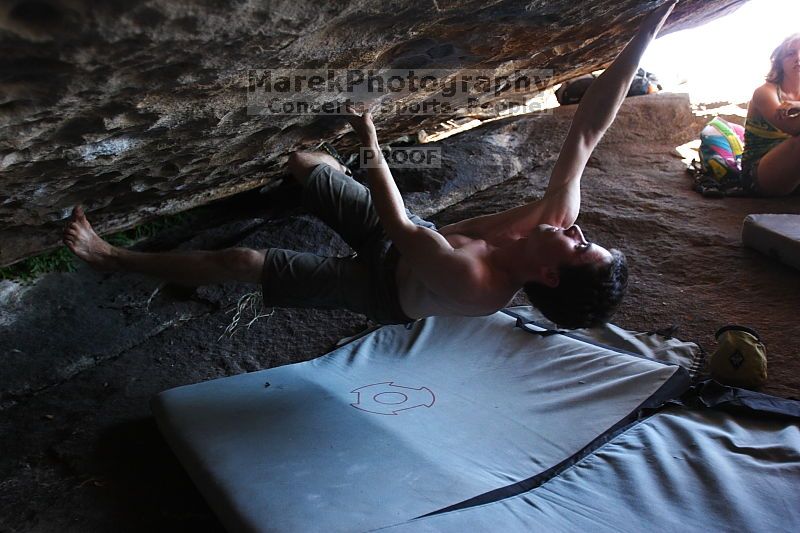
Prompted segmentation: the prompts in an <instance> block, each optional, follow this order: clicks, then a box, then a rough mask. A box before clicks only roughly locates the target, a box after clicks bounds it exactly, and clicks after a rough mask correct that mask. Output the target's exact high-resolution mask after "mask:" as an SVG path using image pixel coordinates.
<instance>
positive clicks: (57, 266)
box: [0, 210, 196, 283]
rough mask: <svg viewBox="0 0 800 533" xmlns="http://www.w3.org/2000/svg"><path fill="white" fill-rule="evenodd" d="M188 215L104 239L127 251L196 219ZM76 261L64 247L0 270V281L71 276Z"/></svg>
mask: <svg viewBox="0 0 800 533" xmlns="http://www.w3.org/2000/svg"><path fill="white" fill-rule="evenodd" d="M195 211H196V210H192V213H191V214H190V213H188V212H185V213H177V214H175V215H167V216H165V217H161V218H158V219H155V220H152V221H150V222H146V223H144V224H141V225H139V226H136V227H133V228H131V229H128V230H125V231H119V232H117V233H113V234H111V235H108V236H106V237H104V238H105V239H106V241H108V242H109V243H110V244H112V245H113V246H121V247H125V248H127V247H128V246H133V245H134V244H136V243H138V242H141V241H143V240H145V239H149V238H150V237H152V236H154V235H156V234H157V233H158V232H160V231H163V230H165V229H167V228H171V227H175V226H178V225H181V224H183V223H185V222H187V221H189V220H191V219H192V218H194V216H196V212H195ZM78 261H79V259H77V258H76V257H75V256H74V255H72V252H70V251H69V249H68V248H67V247H66V246H62V247H61V248H58V249H57V250H52V251H50V252H45V253H43V254H39V255H35V256H33V257H29V258H27V259H25V260H23V261H20V262H19V263H15V264H13V265H11V266H7V267H3V268H0V280H5V279H7V280H12V281H17V282H21V283H30V282H32V281H33V280H35V279H36V278H38V277H39V276H41V275H43V274H47V273H50V272H73V271H74V270H75V268H76V266H77V263H78Z"/></svg>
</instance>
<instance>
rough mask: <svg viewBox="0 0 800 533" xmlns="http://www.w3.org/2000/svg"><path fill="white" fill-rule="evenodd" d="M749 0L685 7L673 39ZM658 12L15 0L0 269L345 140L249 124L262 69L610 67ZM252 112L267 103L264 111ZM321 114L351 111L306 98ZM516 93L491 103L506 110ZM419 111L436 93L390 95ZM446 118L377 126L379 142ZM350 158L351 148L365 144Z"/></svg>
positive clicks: (582, 7) (7, 64)
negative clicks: (68, 227)
mask: <svg viewBox="0 0 800 533" xmlns="http://www.w3.org/2000/svg"><path fill="white" fill-rule="evenodd" d="M744 1H745V0H684V1H682V2H681V3H680V4H679V6H678V7H677V8H676V11H675V13H674V14H673V16H672V18H671V19H670V22H669V23H668V25H667V28H666V30H667V31H674V30H676V29H681V28H685V27H688V26H690V25H697V24H701V23H703V22H706V21H708V20H710V19H713V18H715V17H718V16H722V15H724V14H727V13H728V12H730V11H732V10H734V9H736V8H737V7H739V6H740V5H741V4H743V3H744ZM658 3H659V2H652V1H641V0H622V1H619V0H614V1H612V0H602V1H588V0H533V1H530V2H527V3H522V2H513V1H509V0H505V1H490V2H485V1H482V0H466V1H462V2H455V1H452V0H427V1H421V0H393V1H389V2H386V1H372V0H339V1H329V2H318V1H312V0H291V1H285V0H280V1H274V2H257V1H254V0H249V1H248V0H238V1H229V2H225V1H222V0H189V1H184V2H180V3H176V2H169V1H166V0H153V1H149V2H126V1H122V0H109V1H104V2H91V1H90V0H17V1H14V2H3V3H2V5H0V131H2V135H0V266H2V265H7V264H10V263H12V262H14V261H16V260H18V259H20V258H23V257H26V256H29V255H32V254H34V253H36V252H39V251H42V250H45V249H48V248H52V247H55V246H57V245H58V243H59V240H60V235H59V233H60V228H61V226H62V223H63V219H64V218H65V217H66V216H67V214H68V212H69V209H70V208H71V206H72V205H74V204H76V203H79V202H80V203H83V204H84V205H85V206H86V208H87V212H88V213H89V214H90V216H91V218H92V220H93V221H94V222H95V226H96V227H97V228H98V229H99V231H100V232H101V233H106V232H110V231H115V230H119V229H124V228H127V227H130V226H132V225H135V224H137V223H140V222H142V221H144V220H146V219H148V218H151V217H153V216H156V215H159V214H166V213H173V212H177V211H180V210H183V209H186V208H188V207H192V206H194V205H198V204H203V203H206V202H209V201H211V200H214V199H217V198H222V197H225V196H228V195H231V194H234V193H237V192H240V191H243V190H247V189H251V188H255V187H259V186H262V185H265V184H268V183H269V182H270V181H271V180H274V179H276V177H277V176H279V175H281V174H282V173H283V172H284V163H285V161H286V156H287V154H288V153H289V152H290V151H292V150H294V149H298V148H308V147H312V146H313V145H315V144H316V143H318V142H319V141H320V140H321V139H328V140H335V139H339V138H340V137H342V136H343V135H345V134H346V131H347V128H346V127H345V124H344V121H343V120H342V119H341V118H340V117H336V116H320V115H298V114H289V115H279V116H275V115H269V116H266V115H263V114H260V115H259V114H255V113H254V112H253V111H254V110H253V109H252V108H250V109H248V95H251V93H249V92H248V90H249V89H250V88H252V87H250V82H251V80H253V79H256V80H259V79H262V78H259V77H258V76H259V75H258V74H257V75H256V76H254V77H251V76H252V74H253V73H252V69H289V70H297V69H316V70H319V69H323V70H324V69H327V68H331V69H370V68H372V69H378V70H381V69H383V70H386V69H412V68H413V69H430V68H437V69H447V72H450V73H463V72H464V71H465V70H468V69H481V70H482V71H484V72H487V73H489V74H491V75H492V76H496V77H500V76H504V75H508V74H509V73H511V72H513V70H514V69H518V68H524V69H529V68H534V69H545V70H546V71H549V72H552V76H547V77H546V78H545V79H544V80H543V81H541V80H540V83H539V84H538V87H537V86H532V87H531V88H530V90H524V91H521V92H519V93H520V94H516V95H515V96H524V97H527V96H531V95H532V94H534V93H535V92H536V90H537V89H540V88H542V87H544V86H549V85H553V84H555V83H559V82H560V81H562V80H564V79H568V78H570V77H572V76H574V75H578V74H582V73H586V72H589V71H591V70H594V69H596V68H599V67H601V66H602V65H604V64H606V63H607V62H608V61H610V60H611V59H612V58H613V57H614V55H615V54H616V53H617V51H618V50H619V49H620V48H621V46H622V45H623V44H624V43H625V42H626V40H627V39H628V38H629V37H630V36H631V35H632V33H633V32H634V31H635V28H636V25H637V23H638V21H639V20H640V16H641V15H643V13H645V12H646V11H649V10H650V9H652V8H653V6H654V5H656V4H658ZM251 96H252V95H251ZM294 97H296V98H305V99H310V100H313V101H314V102H316V103H323V102H332V101H336V100H339V99H340V98H341V94H338V93H336V91H332V92H327V93H325V94H318V93H313V91H308V90H307V91H300V93H298V94H295V95H294ZM508 97H509V94H508V91H507V90H506V88H501V90H499V91H498V92H496V93H495V92H492V93H489V94H484V95H480V98H479V100H480V103H481V104H502V103H503V102H504V101H506V100H508ZM387 98H388V100H387V99H384V103H385V102H392V101H394V102H400V103H402V102H403V101H406V102H407V103H420V101H421V100H426V99H430V98H431V95H429V94H426V95H424V96H420V95H414V94H401V95H390V96H388V97H387ZM456 104H457V105H456V107H455V108H454V109H450V110H449V111H443V112H438V113H431V114H408V113H405V114H402V113H396V112H385V113H381V114H379V115H377V116H376V124H377V127H378V129H379V133H380V136H381V139H382V140H391V139H394V138H398V137H401V136H403V135H408V134H415V133H416V132H418V131H419V130H420V129H424V130H425V131H427V132H429V133H430V132H435V131H437V129H438V128H439V125H440V124H441V123H442V122H444V121H446V120H448V119H452V118H455V117H463V116H464V115H476V114H477V115H480V116H485V115H487V114H488V115H491V114H492V111H491V110H489V111H487V110H485V109H472V110H467V109H465V108H464V107H463V104H464V99H463V98H462V99H461V100H457V101H456ZM340 146H343V147H345V148H346V147H348V146H350V147H352V139H350V140H348V139H343V140H341V141H340Z"/></svg>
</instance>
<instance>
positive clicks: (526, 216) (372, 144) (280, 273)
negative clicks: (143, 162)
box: [64, 0, 677, 328]
mask: <svg viewBox="0 0 800 533" xmlns="http://www.w3.org/2000/svg"><path fill="white" fill-rule="evenodd" d="M676 3H677V2H676V1H672V0H669V1H667V2H666V3H665V4H663V5H661V6H659V7H658V8H657V9H655V10H654V11H653V12H651V13H650V14H649V15H647V16H646V17H645V19H644V22H643V23H642V26H641V27H640V29H639V31H638V32H637V34H636V36H635V37H633V39H632V40H631V41H630V42H629V43H628V45H627V46H626V47H625V49H624V50H623V51H622V53H620V55H619V56H618V57H617V58H616V60H615V61H614V62H613V63H612V65H611V66H610V67H609V68H608V69H606V71H605V72H604V73H603V74H602V75H601V76H600V77H599V78H597V80H596V81H595V82H594V83H593V84H592V85H591V87H590V88H589V90H588V91H587V92H586V94H585V96H584V97H583V99H582V101H581V103H580V105H579V106H578V109H577V110H576V112H575V116H574V118H573V121H572V125H571V127H570V130H569V133H568V135H567V138H566V141H565V142H564V145H563V147H562V148H561V152H560V154H559V156H558V160H557V162H556V164H555V167H554V168H553V172H552V174H551V176H550V181H549V184H548V186H547V190H546V192H545V195H544V197H543V198H542V199H541V200H538V201H535V202H531V203H528V204H525V205H522V206H519V207H516V208H513V209H509V210H507V211H503V212H500V213H496V214H493V215H486V216H480V217H475V218H471V219H468V220H464V221H461V222H458V223H455V224H451V225H448V226H445V227H443V228H440V229H438V230H436V228H435V227H434V226H433V224H431V223H429V222H426V221H424V220H422V219H420V218H418V217H416V216H415V215H412V214H410V213H408V212H407V211H406V209H405V207H404V204H403V199H402V197H401V196H400V192H399V191H398V189H397V186H396V185H395V183H394V179H393V178H392V175H391V172H390V171H389V168H388V166H387V164H386V162H385V161H384V160H382V158H381V157H380V155H378V161H379V163H378V164H377V165H373V168H369V169H368V171H367V181H368V184H369V189H367V188H366V187H364V186H362V185H361V184H359V183H358V182H356V181H355V180H353V179H352V178H351V177H350V176H348V175H347V174H346V170H347V169H346V168H345V167H344V166H343V165H341V164H340V163H339V162H338V161H337V160H336V159H334V158H333V157H331V156H329V155H327V154H322V153H316V152H310V153H307V152H294V153H292V154H291V156H290V158H289V170H290V171H291V173H292V175H293V177H294V178H295V179H296V180H297V181H299V182H300V183H301V184H302V185H303V202H304V204H305V205H306V206H307V207H308V209H309V210H310V211H311V212H312V213H314V214H315V215H317V216H318V217H320V218H321V219H322V220H323V221H324V222H325V223H326V224H328V225H329V226H330V227H331V228H332V229H334V230H335V231H337V232H338V233H339V234H340V235H341V236H342V238H343V239H344V240H345V241H346V242H347V243H348V244H349V245H350V246H351V247H352V248H353V250H355V252H356V253H355V254H354V255H353V256H350V257H333V258H331V257H320V256H317V255H315V254H309V253H298V252H293V251H290V250H282V249H277V248H270V249H267V250H253V249H248V248H229V249H224V250H217V251H188V252H165V253H142V252H135V251H130V250H125V249H122V248H117V247H114V246H111V245H110V244H108V243H107V242H105V241H104V240H103V239H101V238H100V237H98V236H97V234H96V233H95V232H94V231H93V230H92V227H91V225H90V224H89V222H88V220H87V219H86V216H85V215H84V213H83V211H82V210H81V209H80V207H76V208H75V209H74V210H73V215H72V217H71V219H70V221H69V222H68V224H67V227H66V229H65V231H64V243H65V244H66V245H67V246H68V247H69V249H70V250H72V252H73V253H75V254H76V255H77V256H78V257H80V258H81V259H83V260H85V261H87V262H88V263H90V264H91V265H92V266H93V267H95V268H98V269H101V270H120V271H129V272H138V273H141V274H146V275H151V276H155V277H158V278H161V279H164V280H166V281H170V282H175V283H180V284H186V285H203V284H213V283H222V282H225V281H233V280H237V281H242V282H250V283H261V284H262V294H263V298H264V304H265V305H267V306H279V307H315V308H327V309H331V308H344V309H349V310H351V311H355V312H358V313H362V314H364V315H366V316H368V317H369V318H371V319H372V320H374V321H376V322H378V323H380V324H405V323H410V322H413V321H414V320H415V319H419V318H423V317H428V316H435V315H467V316H480V315H488V314H492V313H494V312H496V311H498V310H499V309H502V308H503V307H505V306H506V305H507V304H508V303H509V302H510V301H511V299H512V298H513V297H514V295H515V294H516V293H517V291H519V289H520V288H523V289H524V290H525V292H526V293H527V295H528V297H529V298H530V300H531V302H532V303H533V304H534V305H535V306H537V307H538V308H539V309H540V310H541V311H542V312H543V313H544V314H545V316H547V317H548V318H549V319H550V320H552V321H553V322H555V323H556V324H558V325H559V326H561V327H566V328H576V327H588V326H594V325H598V324H601V323H604V322H606V321H607V320H608V319H609V318H610V317H611V314H612V313H613V311H614V309H615V308H616V306H617V304H618V303H619V301H620V300H621V298H622V295H623V293H624V291H625V287H626V284H627V267H626V263H625V257H624V256H623V255H622V253H620V252H619V251H617V250H607V249H605V248H603V247H601V246H599V245H597V244H594V243H591V242H589V241H587V240H586V238H585V237H584V235H583V233H582V232H581V229H580V228H579V227H578V226H577V225H575V219H576V218H577V217H578V211H579V209H580V192H581V191H580V182H581V175H582V173H583V170H584V167H585V166H586V162H587V161H588V159H589V156H590V155H591V153H592V151H593V150H594V148H595V146H597V143H598V142H599V141H600V139H601V137H602V136H603V134H604V132H605V131H606V129H608V127H609V126H610V125H611V123H612V122H613V120H614V117H615V116H616V114H617V111H618V109H619V107H620V105H621V104H622V102H623V100H624V98H625V96H626V94H627V92H628V88H629V87H630V84H631V81H632V79H633V76H634V74H635V72H636V70H637V68H638V65H639V60H640V58H641V56H642V54H643V53H644V51H645V49H646V48H647V46H648V44H649V43H650V42H651V41H652V40H653V39H654V38H655V36H656V34H657V33H658V31H659V29H660V28H661V26H662V25H663V23H664V21H665V20H666V19H667V17H668V16H669V14H670V13H671V11H672V9H673V7H674V6H675V4H676ZM348 120H349V121H350V124H351V125H352V127H353V129H354V130H355V131H356V133H357V134H358V136H359V137H360V139H361V142H362V143H363V145H364V146H365V147H366V148H367V149H371V150H374V152H375V154H380V149H379V146H378V138H377V134H376V132H375V127H374V125H373V123H372V117H371V115H370V113H369V112H368V111H367V112H364V113H363V114H362V115H359V114H358V113H357V112H355V111H354V110H353V109H352V108H349V109H348Z"/></svg>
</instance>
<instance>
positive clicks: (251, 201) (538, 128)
mask: <svg viewBox="0 0 800 533" xmlns="http://www.w3.org/2000/svg"><path fill="white" fill-rule="evenodd" d="M573 112H574V108H573V107H567V108H560V109H556V110H555V111H554V112H553V113H552V114H549V115H534V116H529V117H525V118H513V119H504V120H499V121H496V122H493V123H490V124H487V125H484V126H482V127H481V128H480V129H476V130H473V131H470V132H467V133H465V134H461V135H458V136H455V137H452V138H450V139H446V140H445V141H442V142H441V143H439V145H440V146H441V147H442V150H443V153H444V154H445V157H446V161H450V164H447V165H446V167H445V169H444V170H443V171H442V172H441V173H440V174H439V175H438V179H437V180H433V179H425V180H420V179H415V176H414V175H413V173H407V175H406V176H404V177H403V178H402V181H403V182H404V184H403V186H404V188H406V189H407V190H408V191H409V192H408V193H407V196H408V197H409V200H412V199H413V202H409V203H413V205H414V206H415V208H416V209H420V208H424V207H426V206H428V205H439V206H441V205H445V204H446V203H447V198H448V197H452V198H457V197H459V196H460V195H461V193H460V192H458V191H459V189H463V190H464V191H465V193H466V191H473V190H474V188H475V183H474V180H473V177H474V175H475V172H476V171H475V168H480V169H484V170H485V171H486V172H487V173H493V172H496V173H498V174H499V173H501V172H506V171H507V172H508V173H507V174H505V177H506V178H507V179H506V180H505V181H502V182H501V183H498V184H497V185H494V186H492V187H490V188H488V189H486V190H483V191H480V192H477V193H475V194H472V195H471V196H469V197H467V198H465V199H464V200H463V201H460V202H458V203H457V204H455V205H452V206H450V207H448V208H447V209H444V210H443V211H441V212H439V213H437V214H436V215H434V216H433V217H432V219H433V220H434V221H436V222H437V223H438V224H439V225H444V224H447V223H450V222H453V221H456V220H460V219H461V218H464V217H469V216H476V215H481V214H487V213H493V212H496V211H498V210H501V209H506V208H510V207H514V206H516V205H519V204H520V203H522V202H523V201H527V200H530V199H533V198H536V197H537V196H540V195H541V194H542V192H543V189H544V184H545V183H546V179H547V176H548V175H549V172H550V170H551V169H552V166H553V164H554V163H555V158H556V156H557V153H558V149H559V147H560V145H561V142H562V140H563V138H564V135H565V134H566V131H567V128H568V125H569V121H570V119H571V117H572V113H573ZM702 122H703V121H702V120H701V119H696V118H695V117H693V116H692V114H691V112H690V110H689V104H688V99H687V98H686V97H684V96H676V95H658V96H648V97H638V98H631V99H628V100H627V101H626V102H625V104H624V105H623V108H622V110H621V113H620V116H619V117H618V119H617V121H616V122H615V124H614V126H612V128H611V130H610V131H609V133H608V134H607V135H606V137H605V138H604V140H603V142H602V143H601V144H600V146H599V147H598V150H597V151H596V152H595V154H594V155H593V156H592V158H591V160H590V162H589V167H588V168H587V170H586V173H585V177H584V195H583V200H584V205H583V209H582V212H581V216H580V219H579V222H580V223H581V224H582V227H583V228H584V230H585V231H586V233H587V235H588V237H589V238H590V239H592V240H595V241H597V242H600V243H603V244H605V245H608V246H616V247H618V248H621V249H622V250H624V251H625V252H626V254H627V255H628V260H629V263H630V267H631V284H630V291H629V294H628V296H627V298H626V300H625V301H624V303H623V306H622V308H621V310H620V312H619V314H618V316H617V317H616V319H615V322H616V323H617V324H619V325H621V326H624V327H627V328H630V329H636V330H639V331H650V330H655V329H661V328H665V327H668V326H672V325H675V326H677V328H678V330H677V336H678V337H680V338H683V339H686V340H695V341H698V342H700V343H701V344H702V345H703V346H704V347H705V348H706V349H707V350H711V349H713V348H714V344H713V333H714V331H716V329H717V328H718V327H719V326H721V325H724V324H728V323H739V324H745V325H749V326H752V327H755V328H756V329H757V330H758V331H759V332H760V333H761V336H762V338H763V339H764V342H765V343H766V345H767V349H768V357H769V373H770V377H769V381H768V383H767V386H766V388H765V392H768V393H772V394H777V395H780V396H784V397H794V398H800V378H798V376H800V368H799V367H800V363H799V362H798V358H797V339H798V338H800V325H798V322H797V295H798V293H799V289H800V286H798V277H797V272H796V271H794V270H792V269H790V268H788V267H785V266H783V265H781V264H779V263H777V262H775V261H772V260H770V259H769V258H767V257H764V256H762V255H760V254H758V253H756V252H753V251H750V250H747V249H745V248H743V247H742V246H741V244H740V240H739V232H740V230H741V224H742V220H743V218H744V217H745V215H746V214H748V213H754V212H760V213H770V212H785V213H800V204H798V202H797V198H796V197H793V198H780V199H748V198H727V199H723V200H707V199H704V198H703V197H701V196H700V195H698V194H697V193H695V192H693V191H691V190H690V180H689V178H688V177H687V176H686V174H685V172H684V166H683V163H682V162H681V161H680V158H679V157H678V156H677V154H676V153H675V151H674V148H675V147H676V146H678V145H681V144H683V143H685V142H687V141H689V140H691V139H693V138H694V137H695V136H696V135H697V132H698V131H699V128H700V127H701V125H702ZM653 124H658V125H659V127H658V128H654V127H653ZM481 139H484V144H483V145H481V144H480V143H481ZM500 147H502V148H504V149H505V150H506V151H507V157H506V159H504V160H503V161H498V160H497V159H496V154H497V152H498V150H500ZM457 158H463V160H461V161H460V163H459V162H458V161H457ZM419 183H428V184H430V185H431V186H430V187H428V188H427V189H425V190H419V189H420V187H419ZM434 184H435V186H434ZM251 196H252V198H250V197H248V198H244V199H241V198H236V199H232V200H231V202H235V203H233V204H222V205H219V206H216V207H215V206H209V209H212V208H213V209H214V210H215V212H216V213H217V215H215V216H217V217H218V218H217V219H216V220H215V221H212V222H210V223H209V224H208V227H186V228H176V229H175V230H171V232H172V233H171V235H170V236H168V238H166V237H161V238H160V239H159V240H156V241H154V242H152V243H150V246H152V247H155V248H158V249H164V248H169V247H173V246H177V245H180V246H182V247H188V248H198V247H211V248H213V247H221V246H229V245H231V244H235V243H240V244H243V245H248V246H254V247H262V246H270V245H271V246H276V245H280V246H285V247H292V248H295V249H301V250H313V251H317V252H320V253H328V254H340V253H347V250H346V247H345V245H344V244H343V243H342V242H341V240H340V239H338V237H336V236H335V235H334V234H332V233H331V232H330V231H329V230H327V229H326V228H325V227H324V226H323V225H322V224H321V223H319V222H318V221H316V220H315V219H313V218H312V217H309V216H307V215H305V214H304V213H303V212H302V211H300V210H298V209H297V207H296V206H297V194H296V191H294V190H293V189H291V188H279V189H277V190H275V191H273V192H271V193H270V194H269V195H267V196H266V197H265V196H259V195H251ZM209 217H211V215H209ZM211 218H213V217H211ZM181 243H182V244H181ZM55 287H62V288H63V289H62V290H61V291H56V290H55V289H54V288H55ZM155 287H156V284H155V283H154V282H151V281H148V280H146V279H144V278H141V277H138V276H132V275H125V274H98V273H95V272H92V271H90V270H88V269H81V270H79V271H78V272H74V273H69V274H51V275H48V276H46V277H45V278H43V279H42V280H40V281H39V282H38V283H37V284H36V285H34V286H32V287H29V288H27V289H25V291H20V290H19V288H14V287H12V286H10V285H0V320H3V321H4V322H3V323H2V327H3V334H4V335H3V336H2V337H0V356H2V357H3V359H2V360H0V365H2V368H3V372H2V373H0V376H2V381H1V384H0V387H2V389H0V435H2V436H3V438H2V439H0V531H19V532H23V531H25V532H27V531H37V532H58V533H64V532H80V533H86V532H98V533H99V532H106V531H120V532H126V531H131V532H134V531H135V532H139V531H189V530H191V531H222V528H221V526H220V525H219V523H218V522H217V521H216V519H215V518H214V516H213V514H212V512H211V511H210V509H209V508H208V507H207V505H206V504H205V503H204V501H203V500H202V498H201V496H200V494H199V493H198V492H197V491H196V489H195V488H194V486H193V485H192V483H191V482H190V480H189V479H188V477H187V476H186V475H185V474H184V473H183V470H182V468H181V467H180V465H179V464H178V462H177V460H176V459H175V457H174V456H173V455H172V454H171V452H170V451H169V448H168V447H167V445H166V443H165V442H164V440H163V439H162V437H161V436H160V434H159V433H158V430H157V428H156V426H155V423H154V422H153V419H152V417H151V415H150V412H149V408H148V401H149V399H150V397H151V396H152V395H153V394H155V393H157V392H159V391H161V390H164V389H167V388H170V387H174V386H179V385H184V384H189V383H195V382H198V381H203V380H206V379H212V378H216V377H222V376H227V375H233V374H238V373H241V372H249V371H254V370H259V369H263V368H269V367H273V366H277V365H282V364H287V363H291V362H298V361H302V360H306V359H310V358H313V357H315V356H318V355H321V354H323V353H325V352H327V351H328V350H330V349H331V348H332V347H333V344H334V342H335V341H336V339H338V338H341V337H344V336H348V335H351V334H354V333H356V332H358V331H360V330H362V329H363V328H364V327H365V326H366V325H367V323H366V322H365V320H364V319H363V318H362V317H360V316H357V315H354V314H352V313H347V312H341V311H340V312H333V311H330V312H328V311H326V312H323V311H303V310H289V309H278V310H276V312H275V314H274V315H272V316H271V317H270V318H269V319H262V320H261V321H260V322H257V323H256V324H255V325H254V326H253V327H252V328H251V329H250V330H249V331H247V332H246V333H244V334H237V335H235V336H234V337H233V338H232V339H223V340H221V341H220V340H217V339H218V337H219V334H220V333H221V332H222V331H223V329H224V327H225V325H226V324H227V322H228V321H229V320H230V313H226V311H227V310H228V309H229V308H230V306H231V305H232V304H233V303H235V302H236V300H237V299H238V298H239V297H240V296H241V295H242V294H244V293H246V292H247V291H249V290H250V289H251V287H249V286H247V285H222V286H210V287H203V288H201V289H198V290H197V291H195V292H192V291H188V292H185V291H184V292H180V291H177V290H175V289H174V288H169V287H164V288H162V289H161V290H160V291H159V292H158V293H157V294H156V295H155V296H154V297H153V299H152V300H151V301H150V305H149V307H148V306H147V305H146V301H147V299H148V298H150V295H151V294H152V290H153V289H154V288H155ZM517 303H525V302H524V300H523V299H521V298H520V299H518V300H517ZM115 335H117V336H119V342H118V343H114V342H111V341H110V339H113V337H114V336H115ZM93 340H94V341H96V342H92V341H93ZM276 431H280V428H276Z"/></svg>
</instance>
